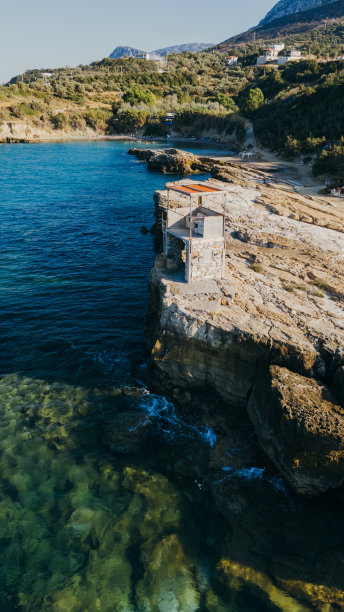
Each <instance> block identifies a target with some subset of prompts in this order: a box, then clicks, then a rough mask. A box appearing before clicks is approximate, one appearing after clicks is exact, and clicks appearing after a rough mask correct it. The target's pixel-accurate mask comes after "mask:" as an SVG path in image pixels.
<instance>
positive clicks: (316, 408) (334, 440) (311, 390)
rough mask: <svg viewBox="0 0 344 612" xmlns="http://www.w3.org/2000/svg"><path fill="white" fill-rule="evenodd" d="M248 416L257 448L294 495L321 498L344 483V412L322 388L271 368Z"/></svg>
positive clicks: (257, 389) (257, 387) (256, 389)
mask: <svg viewBox="0 0 344 612" xmlns="http://www.w3.org/2000/svg"><path fill="white" fill-rule="evenodd" d="M248 412H249V415H250V417H251V420H252V422H253V424H254V427H255V429H256V433H257V436H258V439H259V442H260V444H261V446H262V447H263V449H264V450H265V452H266V453H267V455H268V456H269V457H270V459H271V460H272V461H273V462H274V464H275V465H276V466H277V467H278V468H279V470H280V471H281V473H282V474H283V476H284V477H285V478H286V479H287V480H288V481H289V482H290V484H291V485H292V486H293V487H294V489H295V490H296V491H297V492H298V493H301V494H303V495H316V494H319V493H323V492H324V491H326V490H327V489H329V488H330V487H339V486H340V485H341V484H343V482H344V409H343V408H341V407H340V406H338V405H337V402H336V400H335V398H334V396H333V395H332V394H331V393H330V392H329V390H328V389H327V388H326V386H325V385H322V384H320V383H318V382H317V381H316V380H314V379H310V378H306V377H304V376H301V375H300V374H295V373H294V372H290V371H289V370H287V369H286V368H280V367H277V366H272V367H271V368H270V370H269V373H268V375H267V376H264V377H262V378H259V379H258V380H257V383H256V385H255V387H254V389H253V391H252V394H251V397H250V400H249V403H248Z"/></svg>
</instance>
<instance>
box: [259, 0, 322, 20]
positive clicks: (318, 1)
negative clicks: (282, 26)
mask: <svg viewBox="0 0 344 612" xmlns="http://www.w3.org/2000/svg"><path fill="white" fill-rule="evenodd" d="M329 2H331V0H279V1H278V2H277V3H276V4H275V5H274V6H273V7H272V9H271V10H270V11H269V12H268V13H267V14H266V15H265V17H264V18H263V19H261V21H260V22H259V24H258V25H264V24H266V23H269V22H270V21H274V20H275V19H279V18H280V17H286V16H287V15H293V14H295V13H302V12H303V11H308V10H309V9H312V8H316V7H317V6H320V5H322V4H327V3H329Z"/></svg>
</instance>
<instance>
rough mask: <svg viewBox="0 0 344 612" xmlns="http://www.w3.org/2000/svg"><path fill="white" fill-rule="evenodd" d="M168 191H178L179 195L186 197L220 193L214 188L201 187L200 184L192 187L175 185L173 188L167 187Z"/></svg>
mask: <svg viewBox="0 0 344 612" xmlns="http://www.w3.org/2000/svg"><path fill="white" fill-rule="evenodd" d="M168 189H172V191H178V192H179V193H185V194H186V195H193V194H199V195H202V193H222V192H221V190H220V189H215V187H208V186H207V185H201V184H200V183H194V184H192V185H175V186H173V187H168Z"/></svg>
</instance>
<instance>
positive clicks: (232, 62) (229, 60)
mask: <svg viewBox="0 0 344 612" xmlns="http://www.w3.org/2000/svg"><path fill="white" fill-rule="evenodd" d="M238 59H239V58H238V57H237V56H236V55H230V56H229V57H226V60H225V61H226V64H227V66H236V64H237V63H238Z"/></svg>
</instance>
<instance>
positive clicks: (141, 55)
mask: <svg viewBox="0 0 344 612" xmlns="http://www.w3.org/2000/svg"><path fill="white" fill-rule="evenodd" d="M135 57H136V59H142V60H150V59H151V54H150V53H137V55H135Z"/></svg>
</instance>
